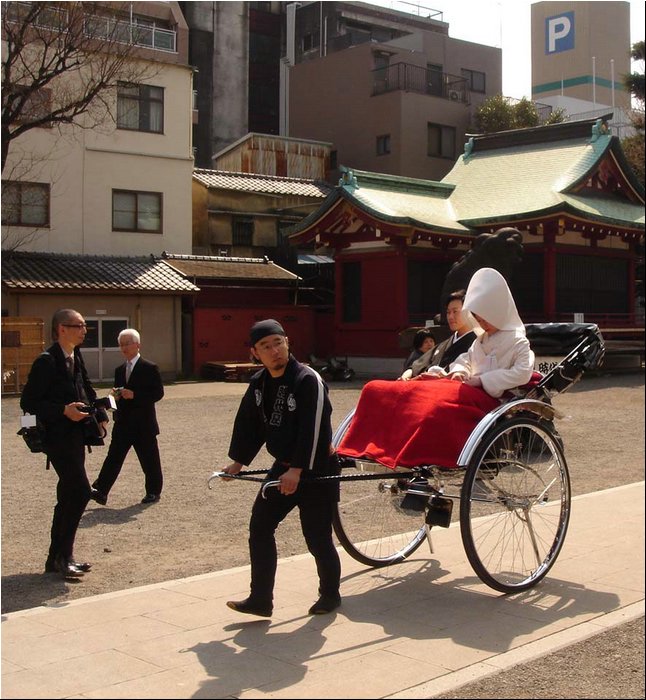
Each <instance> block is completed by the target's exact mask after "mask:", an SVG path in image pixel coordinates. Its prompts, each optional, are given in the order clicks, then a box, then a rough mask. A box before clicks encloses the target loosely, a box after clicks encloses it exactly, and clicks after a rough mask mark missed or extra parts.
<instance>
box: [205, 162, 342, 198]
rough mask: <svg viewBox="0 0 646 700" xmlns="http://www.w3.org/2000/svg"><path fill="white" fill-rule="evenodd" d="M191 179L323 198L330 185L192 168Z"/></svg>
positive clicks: (221, 186) (226, 187) (230, 187)
mask: <svg viewBox="0 0 646 700" xmlns="http://www.w3.org/2000/svg"><path fill="white" fill-rule="evenodd" d="M193 179H194V180H196V181H197V182H200V183H201V184H203V185H204V186H205V187H210V188H217V189H222V190H238V191H240V192H263V193H267V194H284V195H301V196H303V197H318V198H320V199H324V198H325V197H327V196H328V194H329V193H330V192H331V191H332V189H333V188H332V186H331V185H329V184H328V183H327V182H323V181H322V180H306V179H303V178H296V177H279V176H277V175H259V174H257V173H236V172H229V171H227V170H207V169H205V168H197V169H195V170H193Z"/></svg>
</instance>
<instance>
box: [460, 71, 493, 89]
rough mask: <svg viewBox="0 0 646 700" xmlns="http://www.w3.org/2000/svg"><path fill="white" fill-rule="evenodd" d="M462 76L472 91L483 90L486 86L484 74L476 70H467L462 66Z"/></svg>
mask: <svg viewBox="0 0 646 700" xmlns="http://www.w3.org/2000/svg"><path fill="white" fill-rule="evenodd" d="M461 73H462V77H463V78H466V79H467V83H468V85H469V89H470V90H473V92H485V88H486V86H487V82H486V75H485V74H484V73H481V72H480V71H478V70H468V69H466V68H463V69H462V71H461Z"/></svg>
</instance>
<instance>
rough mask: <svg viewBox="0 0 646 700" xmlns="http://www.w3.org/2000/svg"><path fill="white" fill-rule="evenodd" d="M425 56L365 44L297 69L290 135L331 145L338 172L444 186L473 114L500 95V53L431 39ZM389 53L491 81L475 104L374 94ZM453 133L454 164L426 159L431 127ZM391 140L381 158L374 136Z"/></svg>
mask: <svg viewBox="0 0 646 700" xmlns="http://www.w3.org/2000/svg"><path fill="white" fill-rule="evenodd" d="M422 46H423V48H424V50H423V51H421V52H420V51H408V50H401V49H395V48H394V46H393V45H391V44H361V45H359V46H354V47H352V48H350V49H346V50H344V51H339V52H336V53H332V54H329V55H328V56H326V57H324V58H318V59H313V60H309V61H306V62H304V63H300V64H297V65H296V66H293V67H292V68H291V69H290V78H289V80H290V136H292V137H296V138H314V139H320V140H323V141H329V142H331V143H332V148H333V150H336V151H337V161H338V163H339V164H340V165H346V166H348V167H354V168H358V169H362V170H371V171H375V172H382V173H391V174H394V175H404V176H408V177H419V178H426V179H431V180H439V179H441V178H442V177H444V175H446V174H447V173H448V172H449V170H450V169H451V167H452V166H453V164H454V162H455V158H457V157H458V156H459V155H460V153H461V152H462V149H463V143H464V140H465V137H464V135H465V132H466V131H467V130H468V126H469V122H470V121H471V115H472V112H473V110H474V109H475V107H476V106H477V105H478V104H480V103H481V102H482V101H483V100H484V99H486V97H488V96H491V95H493V94H497V93H500V92H501V89H502V77H501V76H502V59H501V52H500V49H493V48H490V47H485V46H480V45H478V44H472V43H470V42H463V41H457V40H451V39H449V38H448V37H446V36H444V35H440V34H438V35H429V36H428V37H424V41H423V42H422ZM387 50H390V52H391V54H392V55H391V59H390V64H391V65H394V64H395V63H397V62H402V63H409V64H413V65H417V66H419V67H420V68H426V64H427V62H429V63H436V64H438V65H442V67H443V72H444V73H449V74H451V75H455V76H458V77H460V75H461V69H462V68H468V69H470V70H479V71H483V72H486V74H487V85H486V88H487V92H486V94H482V95H479V94H478V93H471V104H463V103H461V102H453V101H451V100H447V99H444V98H441V97H437V96H434V95H429V94H422V93H414V92H406V91H404V90H397V91H393V92H386V93H383V94H379V95H372V89H373V73H372V71H373V69H374V56H373V54H374V53H375V51H387ZM429 122H431V123H434V124H441V125H443V126H449V127H454V128H455V130H456V150H455V154H454V157H453V158H446V159H444V158H434V157H429V156H427V152H426V151H427V149H426V144H427V134H426V132H427V124H428V123H429ZM385 134H390V148H391V152H390V153H389V154H384V155H377V150H376V142H377V137H378V136H382V135H385Z"/></svg>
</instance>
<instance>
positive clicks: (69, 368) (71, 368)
mask: <svg viewBox="0 0 646 700" xmlns="http://www.w3.org/2000/svg"><path fill="white" fill-rule="evenodd" d="M65 364H66V365H67V373H68V374H69V375H70V377H73V376H74V359H73V358H72V356H71V355H70V356H69V357H66V358H65Z"/></svg>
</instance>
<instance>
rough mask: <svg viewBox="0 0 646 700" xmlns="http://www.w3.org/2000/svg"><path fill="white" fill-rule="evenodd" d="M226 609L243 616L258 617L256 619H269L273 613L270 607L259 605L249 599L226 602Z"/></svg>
mask: <svg viewBox="0 0 646 700" xmlns="http://www.w3.org/2000/svg"><path fill="white" fill-rule="evenodd" d="M227 607H228V608H231V610H235V611H236V612H239V613H244V614H245V615H258V617H271V614H272V613H273V611H274V609H273V608H272V606H271V605H262V604H260V605H259V604H258V603H254V602H253V601H252V600H250V599H249V598H246V599H245V600H227Z"/></svg>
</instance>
